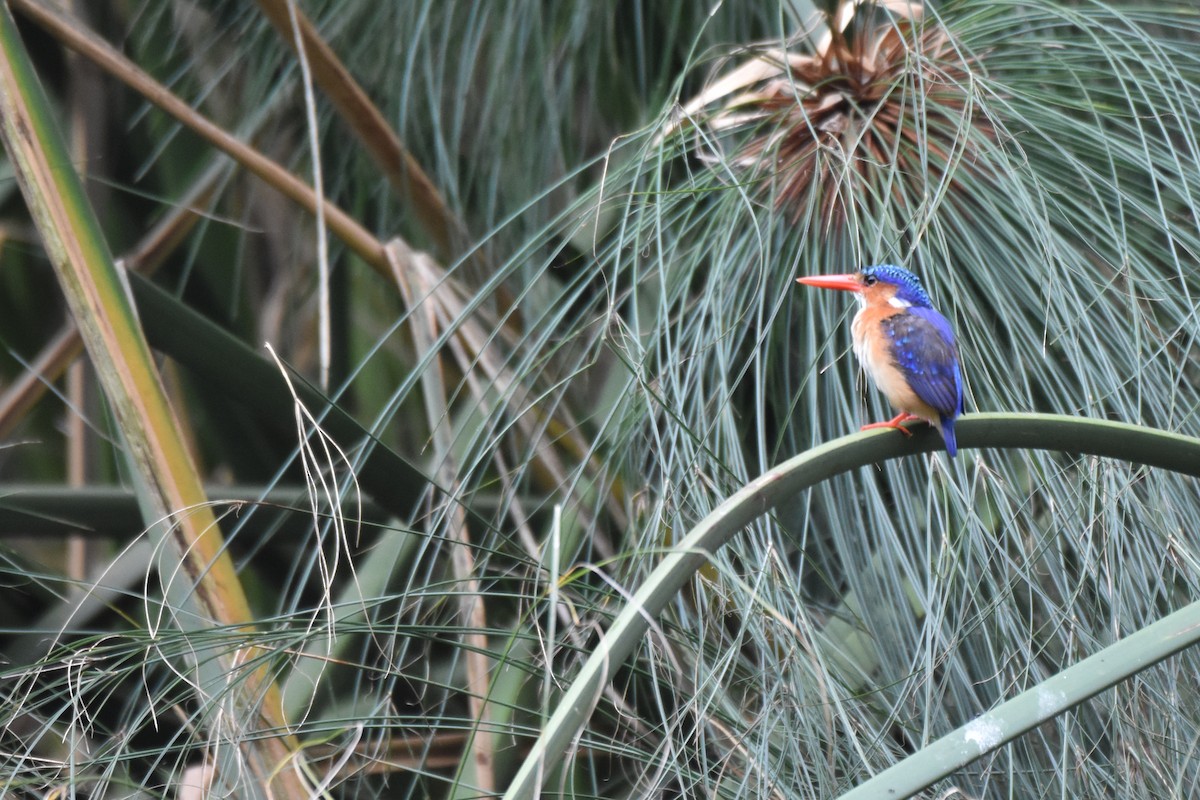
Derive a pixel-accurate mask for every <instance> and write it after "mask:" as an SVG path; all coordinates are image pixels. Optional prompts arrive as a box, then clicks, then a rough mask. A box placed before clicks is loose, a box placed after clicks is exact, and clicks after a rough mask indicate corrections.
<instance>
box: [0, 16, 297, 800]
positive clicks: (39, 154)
mask: <svg viewBox="0 0 1200 800" xmlns="http://www.w3.org/2000/svg"><path fill="white" fill-rule="evenodd" d="M0 138H3V141H4V146H5V148H6V149H7V151H8V153H9V156H10V158H11V159H12V163H13V166H14V172H15V174H16V176H17V180H18V183H19V184H20V186H21V191H22V194H23V195H24V197H25V200H26V202H27V204H28V206H29V210H30V213H31V215H32V217H33V219H34V222H35V224H36V226H37V228H38V232H39V233H40V235H41V238H42V242H43V244H44V247H45V250H46V254H47V255H48V257H49V259H50V261H51V263H52V264H53V265H54V269H55V272H56V274H57V276H58V279H59V283H60V284H61V286H62V288H63V292H64V294H65V295H66V298H67V303H68V305H69V306H70V308H71V312H72V315H73V316H74V318H75V321H76V322H77V324H78V325H79V331H80V333H81V335H82V337H83V341H84V344H85V346H86V347H87V350H88V354H89V355H90V357H91V359H92V363H93V364H94V365H95V368H96V373H97V375H98V377H99V379H100V381H101V384H102V385H103V388H104V392H105V395H106V397H107V399H108V401H109V403H110V405H111V407H112V409H113V414H114V416H115V418H116V420H117V423H118V425H119V428H120V432H121V435H122V438H123V440H124V441H125V443H126V445H127V452H128V457H129V459H130V462H131V465H132V467H133V469H134V474H135V476H136V477H137V479H138V481H139V483H140V485H141V487H142V491H141V496H142V499H143V502H144V503H145V508H144V513H145V514H146V516H147V520H146V522H147V524H149V525H151V526H152V528H153V530H154V532H155V535H157V536H161V537H163V538H164V539H165V540H167V541H169V542H170V544H171V546H172V547H173V548H174V553H175V559H176V561H177V563H178V565H179V567H180V568H181V570H182V574H183V575H184V576H186V579H185V581H184V583H185V584H186V586H182V587H179V589H180V591H181V594H183V593H185V594H186V600H187V602H188V603H189V604H190V605H192V606H193V607H194V610H195V611H196V612H198V616H195V617H193V615H191V614H189V615H187V616H188V617H189V618H195V619H196V620H197V622H196V624H197V625H199V626H205V625H216V626H229V627H239V626H246V627H248V626H249V625H250V623H251V622H252V616H251V613H250V609H249V605H248V603H247V601H246V595H245V592H244V591H243V588H242V585H241V582H240V581H239V579H238V575H237V571H236V569H235V568H234V565H233V561H232V559H231V558H230V557H229V554H228V552H226V550H225V544H224V540H223V538H222V536H221V531H220V528H219V527H218V525H217V522H216V518H215V517H214V515H213V512H212V508H211V507H210V506H209V505H208V504H207V500H206V497H205V495H204V489H203V487H202V486H201V484H200V480H199V477H198V475H197V474H196V471H195V467H194V465H193V464H192V461H191V457H190V455H189V453H188V451H187V449H186V447H185V445H184V442H183V438H182V436H181V433H180V430H179V426H178V424H177V422H176V420H175V418H174V416H173V412H172V410H171V408H170V406H169V404H168V402H167V398H166V394H165V392H164V391H163V387H162V383H161V381H160V380H159V376H158V372H157V369H156V367H155V364H154V360H153V358H152V357H151V355H150V349H149V347H148V346H147V345H146V341H145V339H144V337H143V336H142V332H141V329H140V325H139V323H138V320H137V316H136V314H135V313H134V309H133V302H132V299H131V297H130V296H129V293H128V290H127V286H126V283H125V281H124V279H123V274H122V273H121V272H120V271H119V270H118V268H117V266H116V265H115V263H114V262H113V258H112V254H111V253H110V252H109V249H108V244H107V242H106V241H105V240H104V237H103V235H102V234H101V232H100V226H99V223H98V222H97V220H96V217H95V214H94V213H93V211H92V209H91V207H90V206H89V204H88V202H87V199H86V197H85V195H84V192H83V187H82V186H81V184H80V181H79V177H78V176H77V175H76V174H75V170H74V168H73V167H72V165H71V161H70V158H69V155H68V153H67V149H66V145H65V143H64V142H63V139H62V135H61V133H60V132H59V130H58V129H57V127H56V125H55V121H54V116H53V114H52V112H51V110H50V106H49V103H48V101H47V100H46V97H45V95H44V93H43V91H42V88H41V84H40V83H39V81H38V79H37V75H36V73H35V72H34V69H33V66H32V64H31V63H30V60H29V55H28V53H26V51H25V47H24V44H23V42H22V41H21V38H20V35H19V33H18V31H17V27H16V23H15V21H14V20H13V18H12V15H11V13H10V12H9V10H8V7H7V6H5V7H4V8H3V9H0ZM253 657H254V651H253V649H247V650H244V651H239V652H236V653H223V654H221V656H220V661H221V663H220V664H219V665H216V664H214V666H219V667H220V670H221V671H222V672H224V673H230V672H244V673H245V674H246V676H247V677H246V679H245V682H244V683H243V684H242V685H241V688H242V691H239V692H237V693H236V699H235V700H234V703H235V708H236V710H237V713H238V714H239V715H240V716H241V717H242V718H243V719H244V720H246V722H247V724H248V725H252V727H254V728H261V729H265V730H267V731H272V732H276V731H283V730H286V728H285V726H284V725H283V717H282V713H281V706H280V696H279V690H278V687H277V686H275V684H274V683H273V681H271V679H270V677H269V676H268V675H267V673H266V672H265V671H264V670H263V669H261V668H260V669H252V670H248V671H247V670H244V669H243V665H244V664H245V663H246V662H247V661H248V660H249V659H250V658H253ZM251 721H254V722H253V723H251ZM295 749H296V748H295V744H294V742H293V741H291V737H289V736H286V735H284V736H279V737H275V736H267V737H263V738H260V739H251V740H249V741H248V742H247V743H246V744H245V749H244V750H243V753H244V756H245V761H247V762H248V765H247V766H248V768H249V770H250V774H251V775H253V780H254V781H255V782H256V784H257V790H258V791H259V792H261V793H263V794H264V795H269V794H271V792H272V789H271V788H270V787H271V786H272V784H274V785H275V786H276V788H277V789H278V790H279V791H281V792H283V793H285V794H288V795H291V796H297V795H296V792H300V791H303V787H302V786H301V785H300V784H299V783H298V781H297V778H296V777H295V772H294V771H293V770H291V769H282V767H283V766H284V764H285V762H286V761H287V760H288V759H289V758H291V757H292V753H294V752H295ZM224 777H225V779H227V780H229V781H233V780H237V778H236V775H233V774H232V772H231V774H230V775H226V776H224ZM231 785H232V784H231Z"/></svg>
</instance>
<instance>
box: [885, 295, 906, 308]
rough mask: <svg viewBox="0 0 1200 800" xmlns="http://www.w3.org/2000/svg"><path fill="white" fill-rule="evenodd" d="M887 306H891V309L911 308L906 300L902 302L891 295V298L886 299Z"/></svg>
mask: <svg viewBox="0 0 1200 800" xmlns="http://www.w3.org/2000/svg"><path fill="white" fill-rule="evenodd" d="M888 305H889V306H892V307H893V308H911V307H912V303H910V302H908V301H907V300H904V299H902V298H899V297H897V296H896V295H892V296H891V297H889V298H888Z"/></svg>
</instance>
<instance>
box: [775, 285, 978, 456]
mask: <svg viewBox="0 0 1200 800" xmlns="http://www.w3.org/2000/svg"><path fill="white" fill-rule="evenodd" d="M797 282H798V283H803V284H806V285H808V286H819V287H821V288H823V289H841V290H842V291H847V292H854V293H855V294H856V296H857V299H858V305H859V308H858V313H857V314H856V315H855V316H854V322H853V324H852V325H851V328H850V330H851V333H852V334H853V336H854V354H855V355H856V356H858V360H859V362H861V363H862V365H863V369H864V370H866V373H867V374H868V375H870V376H871V380H872V381H873V382H874V383H875V385H876V386H877V387H879V389H880V391H882V392H883V394H884V395H885V396H886V397H887V399H888V401H889V402H890V403H891V404H892V405H893V406H895V407H896V408H897V409H899V411H900V413H899V414H898V415H897V416H896V417H895V418H893V419H890V420H888V421H887V422H876V423H873V424H871V425H864V426H863V430H866V429H868V428H896V429H897V430H899V431H902V432H903V433H904V434H905V435H906V436H911V435H912V434H911V433H910V432H909V431H908V430H906V429H905V428H904V427H903V426H902V425H901V423H902V422H908V421H909V420H915V419H921V420H925V421H926V422H928V423H929V424H930V425H932V426H933V427H935V428H937V429H938V431H939V432H940V433H941V434H942V438H943V439H944V440H945V441H946V452H947V453H949V454H950V457H951V458H953V457H954V454H955V453H957V452H958V443H957V441H956V440H955V438H954V421H955V420H956V419H957V418H958V415H959V414H961V413H962V410H963V385H962V369H961V367H960V366H959V362H958V346H957V345H956V344H955V342H954V331H953V330H951V328H950V322H949V320H947V319H946V318H945V317H943V316H942V315H941V314H939V313H938V312H937V311H935V310H934V308H933V304H932V303H930V301H929V295H928V294H927V293H926V292H925V289H924V287H922V286H921V282H920V280H918V279H917V276H916V275H914V274H912V273H911V272H909V271H908V270H906V269H904V268H903V267H897V266H893V265H891V264H882V265H880V266H876V267H866V268H864V269H862V270H861V271H859V272H855V273H851V274H848V275H815V276H813V277H809V278H798V279H797Z"/></svg>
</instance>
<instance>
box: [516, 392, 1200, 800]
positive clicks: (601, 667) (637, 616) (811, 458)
mask: <svg viewBox="0 0 1200 800" xmlns="http://www.w3.org/2000/svg"><path fill="white" fill-rule="evenodd" d="M958 432H959V446H960V448H962V449H964V450H969V449H972V448H982V447H995V448H1014V449H1036V450H1061V451H1065V452H1069V453H1083V454H1088V455H1094V456H1104V457H1109V458H1118V459H1123V460H1126V461H1131V462H1135V463H1140V464H1146V465H1148V466H1153V467H1160V468H1163V469H1168V470H1171V471H1174V472H1179V473H1183V474H1186V475H1192V476H1194V477H1200V439H1195V438H1192V437H1188V436H1181V435H1179V434H1174V433H1169V432H1166V431H1160V430H1155V429H1151V428H1144V427H1140V426H1137V425H1128V424H1125V423H1120V422H1109V421H1106V420H1093V419H1086V418H1081V417H1070V416H1063V415H1056V414H973V415H969V416H966V417H963V418H962V419H961V420H960V422H959V427H958ZM941 447H942V444H941V440H940V438H939V437H938V435H937V434H936V433H935V432H933V431H932V430H917V431H915V432H914V435H913V436H912V437H905V436H901V435H899V434H897V433H896V432H895V431H891V430H886V431H883V430H875V431H866V432H860V433H856V434H853V435H850V436H845V437H842V438H840V439H835V440H834V441H832V442H828V443H826V444H823V445H821V446H819V447H815V448H813V449H811V450H808V451H806V452H804V453H801V454H800V455H798V456H795V457H794V458H792V459H790V460H788V461H786V462H784V463H783V464H781V465H779V466H778V467H776V468H774V469H772V470H770V471H768V472H766V473H765V474H763V475H762V476H760V477H759V478H757V479H755V480H754V481H752V482H751V483H749V484H747V485H746V486H745V487H743V488H742V489H741V490H740V491H738V492H737V493H736V494H734V495H733V496H732V497H730V498H729V499H728V500H726V501H725V502H724V503H722V504H721V505H720V506H718V507H717V508H716V509H715V510H714V511H713V512H712V513H710V514H709V515H708V516H707V517H705V518H704V519H703V520H701V521H700V523H699V524H698V525H696V527H694V528H693V529H692V530H691V531H690V532H689V533H688V535H687V536H686V537H685V538H684V539H683V540H682V541H681V542H680V543H679V545H678V546H676V547H673V548H671V549H670V551H668V552H667V554H666V555H665V556H664V557H663V560H662V562H661V563H660V564H659V565H658V566H657V567H655V568H654V571H653V572H652V573H651V574H650V576H649V577H648V578H647V579H646V581H645V583H644V584H643V585H642V586H641V587H639V588H638V590H637V591H636V592H635V593H634V595H633V597H632V599H631V600H630V601H629V602H628V603H627V604H626V605H625V606H624V607H623V608H622V610H621V611H620V613H619V614H618V615H617V617H616V619H615V620H614V621H613V623H612V625H611V626H610V627H609V629H608V631H607V632H605V634H604V636H603V637H601V639H600V641H599V643H598V644H597V646H596V648H595V650H594V651H593V652H592V654H591V656H589V657H588V660H587V661H586V662H584V665H583V667H582V668H581V669H580V671H579V673H578V674H577V675H576V676H575V678H574V679H573V680H572V681H571V684H570V686H569V687H568V688H567V690H566V692H565V693H564V695H563V697H562V698H561V700H560V702H559V703H558V706H557V710H556V711H555V712H554V714H553V716H551V718H550V720H549V722H547V723H546V725H545V727H544V728H543V729H542V732H541V734H540V735H539V737H538V739H537V741H536V742H535V743H534V745H533V747H532V749H531V750H530V752H529V754H528V756H527V757H526V759H525V761H524V763H523V764H522V765H521V769H520V771H519V772H518V773H517V775H516V777H515V778H514V779H513V782H512V784H511V785H510V786H509V788H508V790H507V791H506V792H505V795H504V797H505V798H507V799H508V800H517V799H518V798H527V797H533V796H534V795H535V794H536V793H537V791H538V790H539V788H540V786H541V780H542V775H543V773H544V772H545V769H546V767H547V766H550V767H553V766H555V765H557V764H558V763H559V760H560V759H561V757H562V755H563V753H564V752H565V751H566V748H567V747H568V746H569V745H570V743H571V742H572V741H574V739H575V738H576V736H577V735H578V734H579V732H580V731H581V730H582V729H583V727H584V726H585V725H586V724H587V721H588V719H589V718H590V717H591V713H592V710H593V709H594V707H595V704H596V701H597V699H598V698H599V696H600V693H601V690H602V689H603V687H604V686H605V685H606V684H607V683H608V682H609V681H610V680H611V679H612V676H613V675H614V674H615V672H616V670H617V669H619V668H620V667H621V665H622V664H623V663H624V661H625V659H626V658H628V657H629V656H630V654H632V653H633V651H634V649H635V648H636V647H637V646H638V644H639V643H640V642H641V640H642V637H643V636H644V635H645V633H646V631H647V630H648V629H649V627H650V624H651V622H652V621H653V620H654V619H655V618H657V617H658V615H659V614H660V613H661V612H662V610H663V609H664V608H665V607H666V606H667V604H668V603H669V602H670V601H671V599H672V598H673V597H674V596H675V594H676V593H677V592H678V591H679V590H680V589H681V588H682V587H683V586H684V584H686V583H687V581H688V580H690V579H691V577H692V575H693V574H695V572H696V571H697V570H699V569H700V568H701V567H702V566H704V564H705V563H707V562H708V560H709V559H710V558H711V556H712V553H714V552H715V551H716V550H717V549H718V548H720V547H721V546H722V545H723V544H725V543H726V542H728V541H729V540H730V539H731V538H733V536H734V535H735V534H737V533H738V532H739V531H741V530H742V529H743V528H744V527H745V526H746V525H748V524H749V523H750V522H752V521H753V520H755V519H757V518H758V517H760V516H762V515H763V514H765V513H767V512H768V511H770V510H771V509H773V508H775V506H776V505H778V504H779V503H780V502H781V501H783V500H784V499H786V498H789V497H792V496H793V495H795V493H796V492H799V491H803V490H804V489H807V488H809V487H811V486H813V485H815V484H817V483H820V482H821V481H824V480H827V479H829V478H831V477H833V476H835V475H839V474H841V473H843V472H847V471H849V470H852V469H856V468H858V467H863V466H866V465H868V464H873V463H877V462H880V461H887V460H890V459H893V458H899V457H901V456H905V455H915V454H917V453H923V452H931V451H935V450H940V449H941ZM1189 608H1190V607H1189ZM1185 611H1187V609H1185ZM1192 613H1193V614H1194V613H1196V612H1195V611H1193V612H1192ZM1182 614H1184V612H1183V611H1181V612H1177V613H1176V614H1173V615H1171V616H1170V617H1168V618H1166V619H1164V620H1162V621H1161V622H1160V623H1157V624H1156V625H1155V626H1153V627H1154V628H1156V630H1155V632H1154V634H1153V636H1154V637H1161V638H1162V640H1163V641H1165V642H1169V643H1170V645H1171V647H1172V648H1173V649H1170V650H1169V652H1166V651H1165V649H1164V648H1156V649H1143V650H1141V651H1135V652H1134V653H1133V655H1132V656H1130V657H1129V660H1128V661H1127V662H1126V664H1125V669H1124V670H1123V671H1122V672H1121V673H1120V674H1119V675H1113V674H1109V673H1103V674H1101V675H1099V676H1096V677H1093V678H1092V680H1091V683H1092V685H1091V687H1090V688H1088V689H1086V690H1084V689H1080V690H1079V691H1078V692H1076V694H1074V695H1072V697H1075V698H1077V699H1074V702H1072V703H1070V704H1068V703H1067V698H1066V697H1064V698H1063V702H1062V703H1059V704H1058V705H1056V706H1055V707H1056V708H1057V711H1056V712H1055V713H1061V712H1062V711H1065V710H1067V709H1068V708H1070V706H1071V705H1073V704H1074V703H1078V702H1081V701H1082V700H1085V699H1087V698H1088V697H1091V696H1093V695H1094V694H1096V693H1097V692H1100V691H1102V690H1103V689H1105V688H1107V687H1108V686H1111V685H1113V684H1114V683H1116V682H1117V681H1119V680H1120V679H1121V678H1122V677H1124V676H1126V675H1129V674H1133V673H1134V672H1136V671H1137V670H1139V669H1145V668H1146V667H1147V666H1149V665H1151V664H1154V663H1156V662H1157V661H1160V660H1161V659H1162V658H1164V657H1166V655H1169V653H1170V652H1176V651H1177V650H1179V649H1182V648H1183V647H1187V646H1188V645H1189V644H1191V643H1192V642H1194V641H1195V640H1196V638H1197V637H1200V627H1197V626H1195V625H1194V624H1193V625H1192V628H1191V630H1190V631H1187V630H1181V631H1178V632H1177V633H1175V634H1173V635H1167V633H1166V632H1165V631H1164V628H1160V627H1158V626H1159V625H1164V626H1166V627H1168V628H1171V629H1176V628H1178V626H1179V625H1180V623H1181V622H1184V621H1186V620H1187V619H1188V617H1186V616H1185V617H1183V618H1182V619H1181V618H1180V615H1182ZM1128 641H1129V640H1128V639H1126V640H1124V641H1123V642H1121V643H1120V644H1121V645H1124V644H1125V642H1128ZM1136 644H1140V642H1137V643H1135V645H1136ZM1128 649H1132V648H1128ZM1122 652H1127V650H1126V651H1122ZM1052 690H1053V691H1061V689H1059V688H1058V687H1052ZM1018 699H1020V698H1018ZM1013 702H1015V701H1013ZM1024 702H1026V703H1027V702H1028V701H1024ZM1051 716H1052V715H1051ZM1048 718H1049V716H1043V717H1041V718H1040V719H1039V720H1038V721H1039V722H1044V721H1045V720H1046V719H1048ZM1006 732H1007V731H1006ZM1018 733H1020V731H1016V730H1015V729H1014V733H1013V735H1014V736H1015V735H1017V734H1018ZM952 736H953V734H952ZM949 738H950V737H947V739H949ZM959 741H961V739H960V740H959ZM1004 741H1008V739H1006V738H1003V737H999V739H998V740H997V741H995V742H994V743H993V742H991V741H988V742H987V743H988V744H989V745H990V746H989V747H986V748H985V747H974V748H972V750H971V751H970V752H969V753H968V754H966V755H967V756H969V757H964V760H961V761H959V762H955V763H953V765H952V766H950V767H949V769H947V770H946V772H943V773H941V774H939V775H934V776H933V777H931V778H930V779H929V782H932V781H934V780H937V779H938V778H939V777H941V776H942V775H944V774H947V773H948V772H949V771H950V770H953V769H955V768H957V767H958V766H961V765H962V764H965V763H968V762H969V761H970V760H973V759H975V758H978V757H980V756H982V755H984V753H986V752H989V751H990V750H992V749H994V748H995V747H999V746H1000V745H1001V744H1003V742H1004ZM939 744H940V743H939ZM943 747H949V745H944V746H943ZM939 752H941V751H939ZM934 760H935V761H936V760H937V759H936V758H935V759H934ZM939 763H942V762H940V761H939ZM927 774H932V772H930V773H927ZM889 780H890V779H889ZM906 785H907V784H906ZM922 785H927V784H922ZM918 788H919V787H918ZM865 796H866V795H860V796H859V798H861V797H865ZM888 796H889V797H892V796H895V797H899V795H888Z"/></svg>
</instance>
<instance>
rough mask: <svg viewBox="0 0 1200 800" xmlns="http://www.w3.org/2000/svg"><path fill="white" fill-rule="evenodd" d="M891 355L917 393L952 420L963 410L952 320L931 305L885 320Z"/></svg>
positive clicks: (912, 309) (945, 419)
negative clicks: (951, 326)
mask: <svg viewBox="0 0 1200 800" xmlns="http://www.w3.org/2000/svg"><path fill="white" fill-rule="evenodd" d="M883 325H884V328H885V332H886V333H887V335H888V339H889V340H890V341H891V346H892V358H893V360H894V362H895V364H896V366H897V367H899V368H900V371H901V372H903V373H904V377H905V378H906V379H907V380H908V385H909V386H911V387H912V389H913V391H914V392H916V394H917V397H919V398H921V400H922V401H924V402H926V403H928V404H929V405H930V406H931V407H933V408H934V409H936V410H937V412H938V413H939V414H940V415H941V416H942V420H943V421H947V420H949V421H953V420H954V418H955V417H957V416H958V415H959V414H961V413H962V407H963V389H962V370H961V368H960V367H959V364H958V347H957V345H956V344H955V342H954V331H953V330H951V328H950V322H949V321H948V320H947V319H946V318H945V317H943V316H942V315H941V314H939V313H938V312H936V311H934V310H933V309H932V308H920V307H916V308H910V309H908V310H907V311H906V312H904V313H902V314H895V315H893V316H891V317H887V318H885V319H884V320H883Z"/></svg>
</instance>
